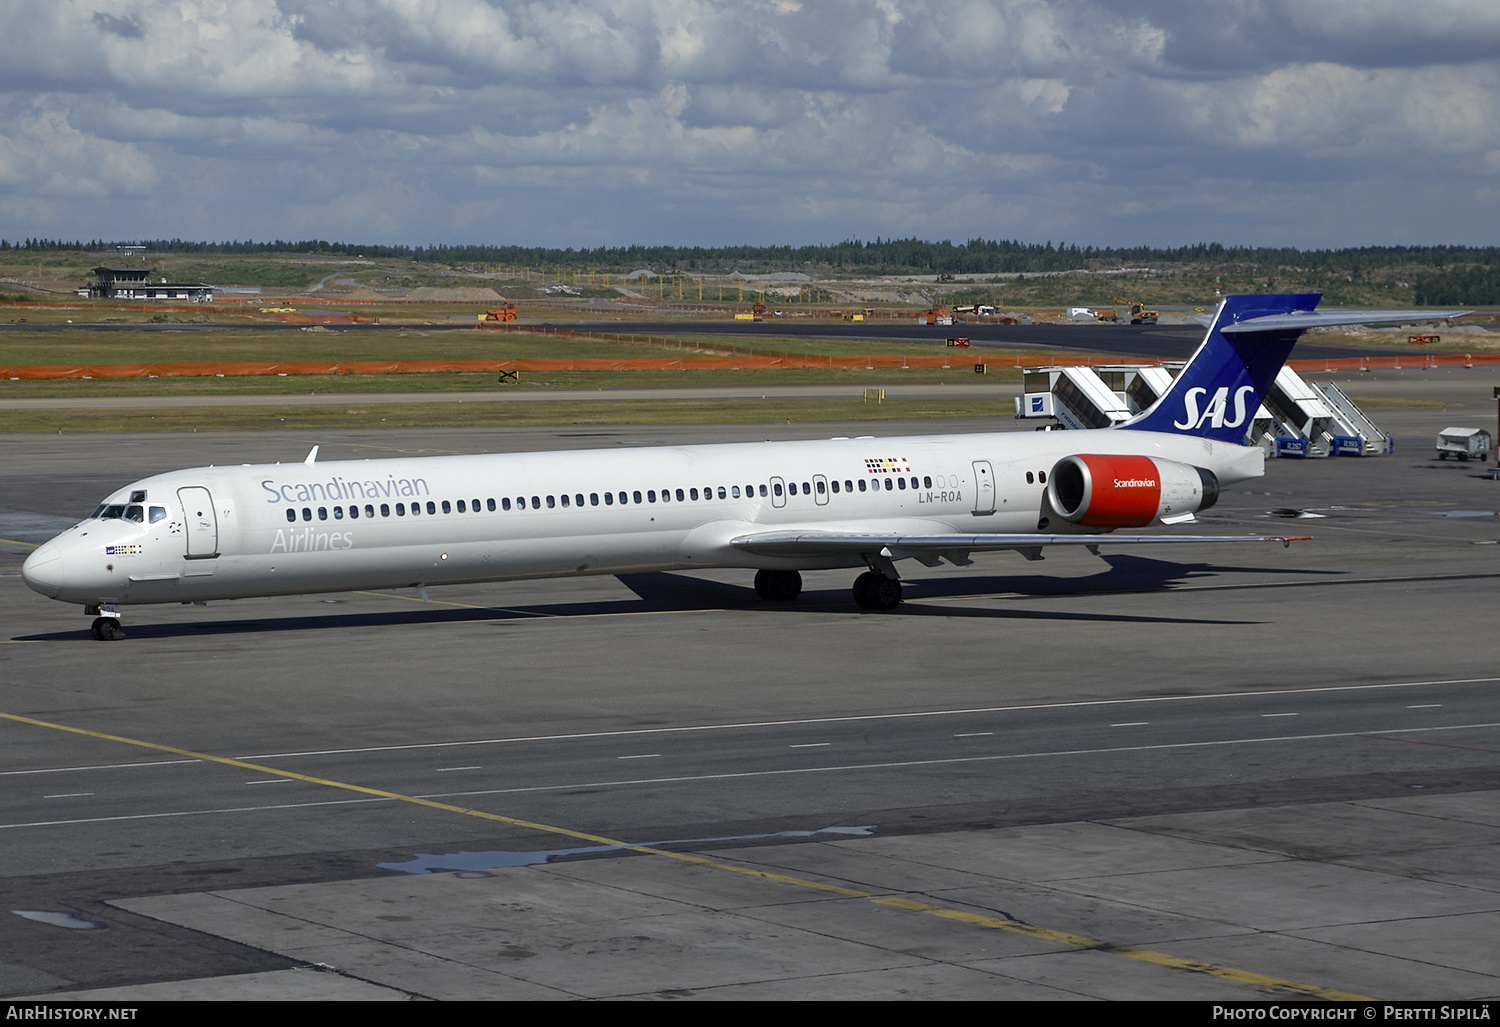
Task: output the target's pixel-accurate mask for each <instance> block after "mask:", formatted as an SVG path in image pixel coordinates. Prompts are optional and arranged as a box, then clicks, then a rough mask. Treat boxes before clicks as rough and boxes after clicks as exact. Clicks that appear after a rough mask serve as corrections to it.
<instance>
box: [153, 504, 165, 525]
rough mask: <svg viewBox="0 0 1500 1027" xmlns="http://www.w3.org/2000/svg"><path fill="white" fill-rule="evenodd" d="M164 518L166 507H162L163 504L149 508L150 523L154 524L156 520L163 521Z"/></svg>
mask: <svg viewBox="0 0 1500 1027" xmlns="http://www.w3.org/2000/svg"><path fill="white" fill-rule="evenodd" d="M166 519H167V508H166V507H164V506H153V507H152V508H151V523H152V524H155V523H156V522H157V521H164V520H166Z"/></svg>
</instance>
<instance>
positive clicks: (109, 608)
mask: <svg viewBox="0 0 1500 1027" xmlns="http://www.w3.org/2000/svg"><path fill="white" fill-rule="evenodd" d="M83 612H84V613H91V614H94V624H93V626H92V627H91V628H90V629H89V630H90V632H92V634H93V636H94V638H95V639H97V640H98V641H100V642H115V641H118V640H119V639H122V638H124V637H125V632H124V631H123V630H122V629H121V628H120V607H119V606H117V605H116V604H114V603H101V604H99V605H98V606H85V607H84V608H83Z"/></svg>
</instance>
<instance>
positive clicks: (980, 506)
mask: <svg viewBox="0 0 1500 1027" xmlns="http://www.w3.org/2000/svg"><path fill="white" fill-rule="evenodd" d="M994 512H995V469H994V468H993V467H991V466H990V462H989V461H988V460H975V461H974V516H975V517H983V516H984V515H986V514H992V513H994Z"/></svg>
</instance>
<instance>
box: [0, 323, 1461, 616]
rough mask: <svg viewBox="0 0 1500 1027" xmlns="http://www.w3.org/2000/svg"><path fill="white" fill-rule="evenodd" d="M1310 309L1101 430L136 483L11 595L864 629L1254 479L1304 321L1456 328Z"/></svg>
mask: <svg viewBox="0 0 1500 1027" xmlns="http://www.w3.org/2000/svg"><path fill="white" fill-rule="evenodd" d="M1318 299H1319V296H1318V295H1317V294H1315V293H1314V294H1305V295H1268V296H1230V297H1227V298H1226V299H1225V300H1224V301H1223V302H1222V303H1221V304H1220V305H1219V308H1218V310H1217V311H1216V313H1215V315H1214V318H1213V321H1212V322H1211V323H1210V325H1209V327H1208V332H1207V335H1206V336H1205V338H1204V341H1203V344H1202V345H1201V346H1200V347H1199V349H1198V352H1197V353H1196V354H1195V355H1194V357H1193V359H1192V360H1191V361H1190V362H1189V364H1188V366H1187V367H1185V368H1184V369H1183V371H1182V373H1181V375H1179V376H1178V378H1177V380H1176V381H1175V382H1174V384H1173V386H1172V388H1171V389H1170V390H1169V391H1168V392H1167V393H1166V394H1165V395H1164V396H1163V397H1162V398H1161V399H1160V400H1159V401H1158V402H1157V403H1156V404H1155V405H1153V406H1152V407H1151V408H1150V409H1149V410H1147V411H1145V412H1143V413H1142V414H1141V415H1140V416H1138V417H1137V418H1135V419H1134V420H1132V421H1130V422H1128V423H1126V424H1123V425H1120V426H1118V427H1114V428H1104V429H1099V430H1096V431H1073V432H1031V431H1027V432H1005V433H991V434H976V435H932V436H918V437H912V438H890V439H880V438H857V439H832V440H824V441H813V442H765V443H751V444H737V445H714V446H673V447H664V448H659V449H641V450H627V451H619V450H609V451H604V450H597V451H586V452H571V453H521V454H502V455H489V456H454V457H421V458H411V459H398V460H365V461H339V462H332V463H322V464H319V463H315V462H314V458H315V457H316V455H317V450H316V448H315V449H314V450H313V452H312V453H310V454H309V455H308V457H307V459H306V460H305V461H304V462H302V463H293V464H268V465H254V466H252V465H245V466H240V467H199V468H194V469H191V470H184V471H171V472H169V473H166V474H159V475H156V476H154V477H150V478H146V479H144V480H143V481H138V482H135V483H134V484H132V485H129V486H127V487H125V488H123V489H121V490H119V491H118V492H116V493H115V494H113V495H111V496H110V497H108V498H107V499H105V501H104V502H103V503H101V504H100V505H99V507H98V509H96V510H95V511H94V512H93V514H91V515H90V516H89V517H88V518H87V519H86V520H84V521H81V522H80V523H79V524H77V525H75V526H74V527H72V528H69V529H68V530H67V531H64V532H63V533H62V534H61V535H58V536H57V537H56V538H54V539H52V540H51V541H50V542H47V543H46V544H45V545H43V546H41V547H40V548H38V549H37V550H36V552H34V553H32V554H31V556H30V557H28V558H27V560H26V563H25V565H24V566H23V567H22V571H21V573H22V577H23V578H24V579H25V581H26V584H27V585H29V586H30V587H31V588H32V589H34V590H36V591H37V592H40V593H42V594H43V595H45V596H48V597H50V598H53V599H57V600H60V601H62V602H68V603H80V604H82V605H83V607H84V611H85V613H87V614H88V615H90V616H93V617H95V618H96V619H95V620H94V622H93V634H94V637H95V638H97V639H100V640H111V639H116V638H120V637H123V636H122V633H121V630H120V609H121V607H123V606H127V605H135V604H145V603H193V602H198V603H201V602H206V601H208V600H215V599H239V598H246V597H250V596H273V595H291V594H299V593H316V592H333V591H347V590H351V589H369V588H399V587H417V588H419V589H422V590H423V594H424V595H425V587H426V586H428V585H442V584H454V583H460V582H481V581H502V580H507V579H519V578H543V577H560V576H565V575H574V574H622V573H627V572H637V571H648V570H683V569H695V568H711V567H743V568H751V569H754V570H755V571H756V575H755V588H756V591H757V592H758V593H759V594H760V595H761V596H762V597H763V598H765V599H768V600H789V599H793V598H795V597H796V596H797V594H798V593H799V592H800V591H801V588H802V579H801V575H800V574H799V571H803V570H812V569H824V568H836V567H851V568H852V567H864V568H867V569H866V570H865V572H864V573H862V574H860V575H859V576H858V577H857V578H856V579H855V582H854V600H855V602H856V603H857V604H858V605H859V606H861V607H863V608H865V609H890V608H892V607H894V606H896V605H897V604H898V603H899V602H900V601H901V583H900V579H899V576H898V573H897V571H896V567H895V563H896V561H898V560H902V559H906V558H912V559H916V560H918V561H919V562H921V563H924V564H926V565H928V566H936V565H937V564H938V563H939V562H940V561H942V560H944V559H946V560H948V561H949V562H951V563H954V564H959V565H964V564H968V563H970V562H971V561H970V560H969V555H970V554H971V553H976V552H983V551H990V550H1004V549H1012V550H1017V551H1019V552H1020V553H1021V554H1022V555H1024V556H1026V557H1028V558H1030V559H1037V558H1039V557H1040V555H1041V551H1042V547H1044V546H1053V545H1068V544H1071V545H1086V546H1089V547H1097V546H1099V545H1101V544H1105V543H1111V544H1113V543H1133V542H1179V543H1182V542H1230V541H1272V540H1276V541H1282V542H1285V541H1286V537H1285V536H1262V535H1237V536H1202V535H1138V534H1115V533H1114V532H1115V531H1116V529H1121V528H1140V527H1145V526H1147V525H1151V524H1176V523H1180V522H1186V521H1191V520H1193V514H1194V513H1195V512H1196V511H1199V510H1204V509H1207V508H1208V507H1210V506H1212V505H1213V504H1214V502H1215V500H1216V499H1217V498H1218V494H1219V488H1220V486H1222V485H1230V484H1233V483H1235V482H1238V481H1243V480H1245V479H1247V478H1254V477H1258V476H1259V475H1261V474H1262V473H1264V455H1263V453H1262V451H1261V450H1260V448H1259V447H1255V446H1245V445H1242V444H1241V443H1242V441H1243V439H1244V436H1245V431H1246V428H1247V427H1248V421H1247V418H1249V417H1251V416H1253V415H1254V413H1255V411H1256V409H1257V408H1258V407H1259V405H1260V401H1261V397H1262V396H1263V395H1264V394H1265V392H1266V389H1267V388H1268V386H1269V385H1270V383H1271V381H1272V380H1273V379H1274V378H1275V376H1276V373H1277V372H1278V371H1279V370H1280V369H1281V365H1282V363H1283V362H1284V361H1285V360H1286V357H1287V354H1288V353H1289V352H1290V351H1291V348H1292V344H1293V343H1294V342H1295V341H1296V339H1297V337H1298V336H1299V335H1300V334H1301V333H1302V332H1303V331H1304V330H1306V329H1307V328H1311V327H1315V326H1320V325H1336V324H1364V323H1370V322H1380V321H1417V320H1432V319H1435V318H1447V317H1452V316H1456V315H1457V314H1459V313H1461V312H1459V311H1447V312H1431V311H1351V312H1333V313H1324V314H1319V313H1316V312H1315V309H1314V308H1316V306H1317V302H1318Z"/></svg>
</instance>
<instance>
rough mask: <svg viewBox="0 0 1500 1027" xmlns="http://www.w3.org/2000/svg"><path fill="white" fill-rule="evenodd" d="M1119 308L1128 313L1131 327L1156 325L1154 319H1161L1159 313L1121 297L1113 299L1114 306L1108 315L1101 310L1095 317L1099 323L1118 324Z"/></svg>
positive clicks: (1137, 302) (1135, 301)
mask: <svg viewBox="0 0 1500 1027" xmlns="http://www.w3.org/2000/svg"><path fill="white" fill-rule="evenodd" d="M1121 307H1124V308H1125V309H1126V311H1128V313H1129V318H1130V323H1131V324H1133V325H1154V324H1156V319H1157V318H1159V317H1161V311H1159V310H1150V309H1148V308H1147V307H1146V305H1145V304H1144V303H1141V302H1139V301H1137V300H1132V299H1126V298H1125V297H1123V296H1116V297H1115V302H1114V306H1112V307H1110V309H1109V313H1107V314H1106V313H1105V312H1104V311H1102V310H1101V311H1100V312H1099V313H1098V314H1097V315H1095V316H1097V317H1098V318H1099V320H1101V321H1110V322H1114V323H1116V324H1118V323H1119V321H1120V308H1121Z"/></svg>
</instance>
